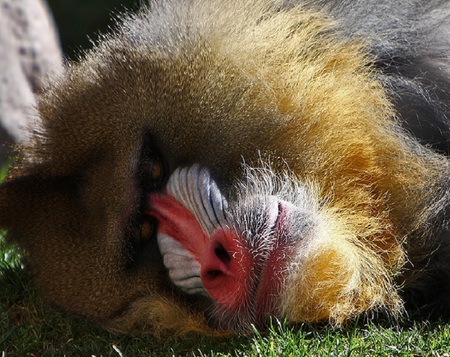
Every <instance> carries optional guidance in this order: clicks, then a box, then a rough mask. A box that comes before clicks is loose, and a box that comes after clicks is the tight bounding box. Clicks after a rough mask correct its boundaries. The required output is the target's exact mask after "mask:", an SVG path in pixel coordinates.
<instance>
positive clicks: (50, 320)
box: [0, 240, 450, 357]
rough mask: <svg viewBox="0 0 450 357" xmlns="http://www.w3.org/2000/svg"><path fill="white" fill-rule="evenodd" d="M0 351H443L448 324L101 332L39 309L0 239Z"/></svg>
mask: <svg viewBox="0 0 450 357" xmlns="http://www.w3.org/2000/svg"><path fill="white" fill-rule="evenodd" d="M0 286H1V290H0V314H1V316H0V353H2V355H1V356H117V357H120V356H204V357H206V356H208V357H217V356H236V357H237V356H270V357H272V356H273V357H275V356H277V357H279V356H411V357H412V356H414V357H417V356H436V357H437V356H440V357H442V356H449V354H450V325H449V324H444V323H437V322H434V323H427V322H414V323H409V324H407V323H404V324H402V325H387V326H386V325H385V324H381V323H375V322H371V323H369V324H355V325H354V326H352V327H348V328H346V329H336V328H335V329H333V328H324V327H322V328H319V327H311V326H307V325H299V326H295V327H294V326H287V325H286V324H283V323H278V322H276V323H274V324H273V326H272V327H271V328H270V330H269V331H268V332H267V333H265V334H259V333H257V332H256V333H255V334H254V335H253V336H247V337H245V336H238V337H234V338H221V339H213V338H209V337H204V336H196V335H195V336H184V337H178V338H174V337H172V338H169V339H165V340H158V339H156V338H153V337H151V336H129V335H115V334H112V333H108V332H106V331H104V330H102V329H100V328H98V327H95V326H94V325H93V324H92V323H90V322H88V321H84V320H80V319H77V318H74V317H69V316H64V315H63V314H60V313H58V312H55V311H53V310H52V309H50V308H49V307H48V306H45V305H44V304H43V302H42V301H41V300H40V298H39V294H38V293H37V291H36V288H35V287H34V286H33V283H32V281H31V279H30V277H29V276H28V274H27V273H26V271H24V270H23V269H22V268H21V266H20V259H19V257H18V255H17V253H15V251H14V249H12V248H10V247H8V246H7V245H6V244H5V243H4V242H3V241H1V240H0Z"/></svg>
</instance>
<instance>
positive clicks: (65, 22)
mask: <svg viewBox="0 0 450 357" xmlns="http://www.w3.org/2000/svg"><path fill="white" fill-rule="evenodd" d="M141 1H142V0H141ZM47 2H48V5H49V7H50V9H51V11H52V13H53V17H54V19H55V22H56V25H57V27H58V31H59V36H60V41H61V45H62V49H63V51H64V54H65V56H66V57H68V58H70V59H76V58H77V54H79V53H80V49H88V48H90V47H92V43H90V41H91V40H93V41H96V40H97V38H98V35H99V34H101V33H105V32H106V31H107V29H108V26H112V25H113V24H114V21H113V20H112V19H113V18H114V17H115V16H116V15H117V14H120V13H122V12H124V11H125V10H133V11H134V10H136V9H137V8H138V7H139V6H138V5H139V3H140V1H139V0H96V1H92V0H47Z"/></svg>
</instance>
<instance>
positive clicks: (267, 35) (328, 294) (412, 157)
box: [0, 0, 450, 333]
mask: <svg viewBox="0 0 450 357" xmlns="http://www.w3.org/2000/svg"><path fill="white" fill-rule="evenodd" d="M449 16H450V5H449V2H448V1H437V0H436V1H429V2H421V3H420V4H419V2H410V1H395V2H391V1H378V0H377V1H375V0H374V1H371V0H369V1H352V2H346V1H317V2H309V1H307V2H298V3H297V2H294V1H268V0H255V1H247V0H244V1H242V0H239V1H218V0H217V1H216V0H204V1H200V0H189V1H175V0H174V1H161V2H158V3H152V4H151V5H149V6H148V7H144V8H143V9H142V10H141V11H140V12H139V13H137V14H135V15H128V16H125V17H124V18H123V19H122V20H121V22H120V25H119V26H118V28H117V29H116V30H115V32H114V33H112V34H111V35H108V36H105V37H104V38H103V40H102V41H101V42H100V43H99V44H98V45H97V46H96V47H95V48H94V49H93V50H92V51H89V53H87V54H86V56H85V57H84V58H83V59H81V60H80V61H79V63H73V64H70V65H68V66H67V68H66V72H65V74H64V75H62V76H60V77H59V78H57V79H55V80H54V81H53V82H52V83H51V84H49V86H48V88H47V89H46V90H45V91H44V92H43V93H42V94H41V96H40V99H39V102H38V110H39V114H40V121H41V123H40V124H39V125H38V126H37V127H35V128H33V129H32V130H33V132H34V135H33V140H32V141H31V143H30V144H28V145H27V146H24V147H23V148H22V150H21V155H20V157H19V159H18V162H17V166H16V167H15V168H13V169H12V170H11V172H10V175H9V178H8V180H7V182H6V183H4V184H3V186H2V187H1V189H0V199H1V200H0V202H1V203H0V207H1V210H0V224H1V226H2V227H3V228H5V229H7V230H8V236H9V239H10V240H12V241H14V242H16V243H17V244H18V245H19V246H20V248H21V251H22V253H23V256H24V259H25V263H26V265H27V267H28V268H29V269H30V272H31V273H32V276H33V278H34V280H35V281H36V283H37V285H38V287H39V289H40V291H41V293H42V295H43V296H44V297H45V299H46V300H47V301H48V302H49V303H50V304H52V305H54V306H57V307H58V308H60V309H62V310H64V311H67V312H70V313H73V314H78V315H82V316H86V317H88V318H90V319H93V320H95V321H97V322H98V323H99V324H101V325H103V326H105V327H107V328H109V329H112V330H119V331H130V330H135V331H136V330H140V331H142V330H148V331H150V332H152V333H160V332H162V331H167V330H171V331H177V332H186V331H204V332H207V331H213V330H218V329H226V330H230V329H231V330H238V331H248V330H250V329H251V326H252V325H255V326H257V327H258V328H264V325H265V324H266V323H267V321H268V319H269V318H270V317H276V318H286V319H287V320H288V321H292V322H312V323H315V322H330V323H332V324H342V323H345V322H346V321H349V320H351V319H354V318H356V317H357V316H359V315H365V314H367V313H369V312H374V311H382V312H386V313H388V314H390V315H391V316H399V315H400V314H401V313H402V312H403V311H404V310H405V308H406V309H411V310H414V309H418V310H419V311H423V312H424V313H426V314H429V313H433V314H436V316H448V315H449V311H450V233H449V228H448V221H449V201H450V194H449V192H450V163H449V159H448V154H449V152H450V150H449V149H450V124H449V115H450V100H449V93H450V67H449V64H450V61H449V57H448V55H449V49H450V45H449V42H450V40H449V36H448V35H449V31H450V27H449V25H448V24H449ZM427 316H428V315H427Z"/></svg>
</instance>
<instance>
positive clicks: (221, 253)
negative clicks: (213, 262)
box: [214, 243, 231, 263]
mask: <svg viewBox="0 0 450 357" xmlns="http://www.w3.org/2000/svg"><path fill="white" fill-rule="evenodd" d="M214 254H215V255H216V257H217V258H219V260H220V261H222V262H223V263H229V262H230V260H231V257H230V255H229V254H228V252H227V251H226V249H225V248H224V247H223V245H222V244H220V243H218V244H217V245H216V247H215V248H214Z"/></svg>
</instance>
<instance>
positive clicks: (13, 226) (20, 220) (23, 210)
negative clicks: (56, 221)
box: [0, 174, 74, 237]
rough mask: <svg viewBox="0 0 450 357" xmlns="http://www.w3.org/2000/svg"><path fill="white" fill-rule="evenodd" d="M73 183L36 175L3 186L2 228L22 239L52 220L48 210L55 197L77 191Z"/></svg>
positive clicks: (0, 192)
mask: <svg viewBox="0 0 450 357" xmlns="http://www.w3.org/2000/svg"><path fill="white" fill-rule="evenodd" d="M69 181H70V180H69V179H68V178H61V177H56V178H55V177H51V178H48V177H42V176H41V175H36V174H30V175H24V176H18V177H12V178H10V179H8V180H7V181H6V182H4V183H3V184H2V185H1V186H0V228H1V229H4V230H7V231H8V232H9V233H8V235H13V236H14V237H16V236H18V237H19V236H22V234H23V233H25V232H26V231H27V230H29V228H30V227H31V226H33V225H35V224H37V222H39V221H40V222H42V221H45V220H46V219H50V217H48V216H47V217H46V215H48V214H49V212H48V211H47V212H46V207H47V208H48V206H49V201H50V200H52V197H53V198H54V197H55V195H58V194H62V193H63V192H64V193H65V194H67V192H70V191H73V190H74V187H73V185H71V184H70V182H69ZM71 186H72V187H71Z"/></svg>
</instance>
